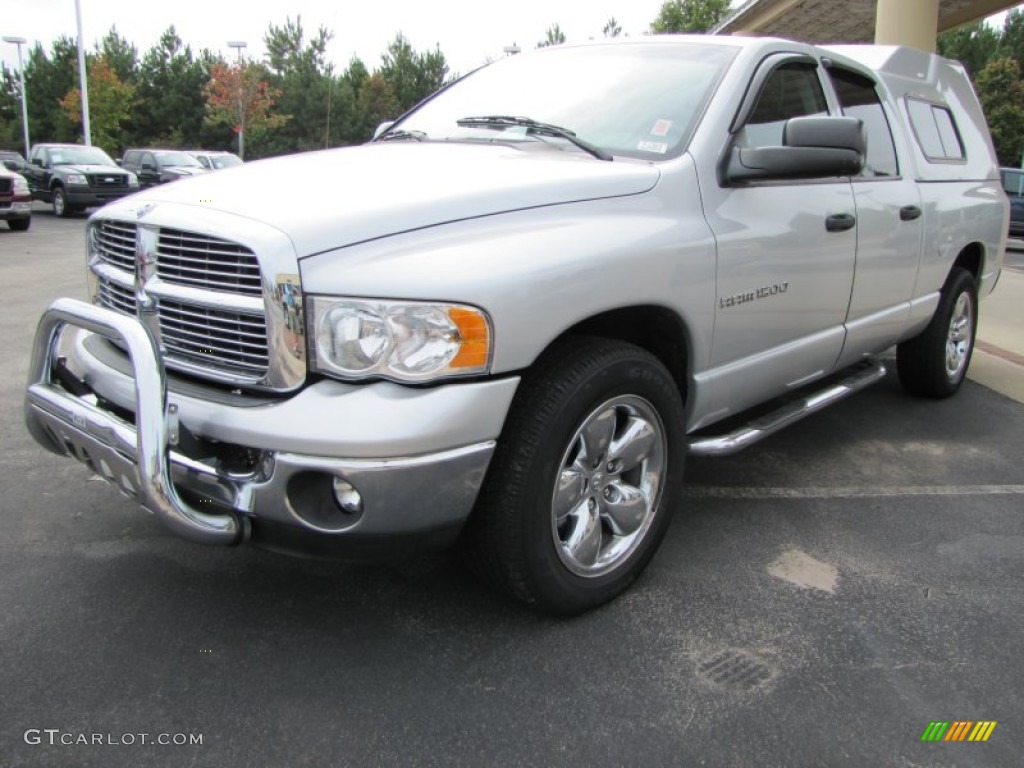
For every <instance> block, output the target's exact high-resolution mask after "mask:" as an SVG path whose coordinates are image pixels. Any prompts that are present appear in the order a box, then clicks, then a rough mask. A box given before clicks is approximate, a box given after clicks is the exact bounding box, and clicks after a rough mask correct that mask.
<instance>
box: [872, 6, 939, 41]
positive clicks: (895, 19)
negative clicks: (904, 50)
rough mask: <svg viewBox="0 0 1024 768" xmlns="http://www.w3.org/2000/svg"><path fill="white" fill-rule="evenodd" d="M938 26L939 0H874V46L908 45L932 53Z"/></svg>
mask: <svg viewBox="0 0 1024 768" xmlns="http://www.w3.org/2000/svg"><path fill="white" fill-rule="evenodd" d="M938 29H939V0H878V10H877V12H876V16H875V43H876V44H877V45H909V46H910V47H912V48H917V49H919V50H922V51H930V52H932V53H934V52H935V38H936V36H937V34H938Z"/></svg>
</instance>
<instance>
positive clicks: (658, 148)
mask: <svg viewBox="0 0 1024 768" xmlns="http://www.w3.org/2000/svg"><path fill="white" fill-rule="evenodd" d="M636 148H637V149H639V150H640V151H641V152H657V153H658V154H659V155H664V154H665V153H666V152H668V144H665V143H663V142H660V141H641V142H640V143H639V144H637V145H636Z"/></svg>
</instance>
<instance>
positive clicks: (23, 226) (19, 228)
mask: <svg viewBox="0 0 1024 768" xmlns="http://www.w3.org/2000/svg"><path fill="white" fill-rule="evenodd" d="M7 226H9V227H10V228H11V229H13V230H14V231H15V232H24V231H25V230H27V229H28V228H29V227H30V226H32V219H31V218H28V219H8V220H7Z"/></svg>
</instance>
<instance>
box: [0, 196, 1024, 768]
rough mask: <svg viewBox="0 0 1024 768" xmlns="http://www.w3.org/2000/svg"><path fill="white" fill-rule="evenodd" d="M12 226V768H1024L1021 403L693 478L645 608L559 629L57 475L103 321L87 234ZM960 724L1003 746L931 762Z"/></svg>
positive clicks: (8, 408) (867, 427)
mask: <svg viewBox="0 0 1024 768" xmlns="http://www.w3.org/2000/svg"><path fill="white" fill-rule="evenodd" d="M0 230H2V231H0V274H2V275H3V286H4V288H5V295H6V297H7V300H6V301H5V302H4V304H3V308H2V309H0V334H2V336H0V338H3V339H4V340H5V343H6V344H7V345H8V354H7V355H6V359H7V360H8V364H7V365H6V366H4V368H3V370H2V372H0V433H2V435H3V449H4V460H3V464H2V467H0V520H2V523H3V535H2V536H0V638H2V641H0V692H2V695H0V765H2V766H5V767H6V766H103V767H104V768H109V767H110V766H121V765H125V766H129V765H130V766H137V765H147V766H182V765H195V766H214V765H218V766H235V765H239V766H242V765H244V766H250V765H251V766H326V765H331V766H342V765H352V766H364V765H366V766H370V765H372V766H378V765H384V766H387V765H396V766H408V765H437V766H458V765H466V766H485V765H486V766H491V765H493V766H499V765H500V766H506V765H507V766H515V765H523V766H697V765H706V766H858V767H860V766H947V765H948V766H953V765H955V766H1017V765H1020V764H1021V759H1020V755H1021V754H1022V753H1024V693H1022V691H1024V661H1022V659H1021V648H1022V638H1024V515H1022V510H1024V460H1022V457H1024V405H1022V404H1021V403H1019V402H1017V401H1015V400H1014V399H1011V398H1009V397H1006V396H1004V395H1001V394H999V393H997V392H995V391H993V390H992V389H989V388H987V387H985V386H982V385H980V384H978V383H976V382H974V381H969V382H967V383H966V385H965V386H964V388H963V390H962V391H961V393H960V394H959V395H958V396H957V397H955V398H953V399H951V400H948V401H942V402H924V401H919V400H914V399H912V398H909V397H907V396H905V395H904V394H903V392H902V391H901V389H900V388H899V385H898V383H897V382H896V380H895V377H894V376H893V375H890V376H889V377H888V378H887V379H886V380H885V381H883V382H882V383H881V384H879V385H876V386H875V387H873V388H870V389H868V390H867V391H865V392H864V393H862V394H860V395H858V396H856V397H854V398H851V399H849V400H847V401H845V402H843V403H842V404H840V405H838V406H835V407H833V408H831V409H828V410H826V411H824V412H822V413H821V414H818V415H816V416H814V417H812V418H810V419H808V420H805V421H804V422H801V423H800V424H798V425H796V426H794V427H792V428H790V429H789V430H787V431H785V432H783V433H781V434H780V435H778V436H776V437H774V438H772V439H770V440H768V441H766V442H764V443H762V444H760V445H758V446H755V447H753V448H750V449H748V450H747V451H746V452H744V453H741V454H739V455H737V456H735V457H732V458H727V459H704V460H691V462H690V464H689V466H688V468H687V491H686V494H685V499H684V502H683V504H682V505H681V508H680V509H679V510H677V513H676V518H675V520H674V522H673V527H672V528H671V530H670V531H669V534H668V536H667V538H666V541H665V544H664V546H663V547H662V549H661V551H660V552H659V554H658V556H657V557H656V558H655V560H654V562H653V563H652V565H651V567H650V568H649V569H648V571H647V572H646V573H645V574H644V575H643V577H642V578H641V579H640V581H639V582H638V583H637V584H636V585H635V586H634V587H633V589H632V590H631V591H629V592H628V593H627V594H625V595H624V596H623V597H622V598H620V599H619V600H617V601H616V602H614V603H613V604H611V605H609V606H607V607H605V608H603V609H601V610H598V611H595V612H593V613H591V614H588V615H586V616H583V617H581V618H579V619H575V620H571V621H556V620H551V619H547V618H540V617H538V616H535V615H534V614H532V613H530V612H529V611H527V610H524V609H522V608H520V607H518V606H516V605H513V604H510V603H508V602H505V601H504V600H502V599H501V598H498V597H495V596H492V595H491V594H490V593H488V592H486V591H484V590H483V589H482V588H480V587H479V586H478V585H477V584H476V583H475V582H474V581H473V579H472V578H471V577H469V576H468V575H467V574H466V573H465V572H464V571H463V570H462V569H461V568H460V567H459V566H457V565H456V564H454V563H447V564H442V565H441V566H440V567H438V568H436V569H435V570H432V571H424V570H418V569H410V570H406V571H396V570H393V569H390V568H385V567H378V566H365V565H364V566H351V565H343V564H333V563H323V562H311V561H304V560H296V559H291V558H287V557H283V556H279V555H274V554H271V553H267V552H261V551H258V550H255V549H252V548H242V549H233V550H225V549H207V548H202V547H199V546H196V545H191V544H188V543H186V542H184V541H180V540H178V539H176V538H174V537H173V536H171V535H170V534H168V533H166V532H165V531H164V530H163V529H162V528H161V527H160V526H159V524H158V523H156V522H155V521H154V520H152V519H150V518H148V517H146V516H145V515H143V514H142V513H140V512H138V511H137V509H136V508H135V506H134V505H133V504H132V503H131V502H129V501H127V500H125V499H123V498H121V497H120V496H118V495H117V494H116V493H115V492H114V491H112V490H111V489H110V488H108V487H107V486H106V484H104V483H103V482H102V481H98V480H95V479H91V478H90V477H89V475H88V473H87V471H86V470H85V469H84V468H82V467H80V466H78V465H77V464H75V463H72V462H70V461H68V460H66V459H60V458H57V457H55V456H51V455H50V454H47V453H45V452H44V451H43V450H42V449H40V448H38V447H37V446H36V445H35V443H33V442H32V440H31V439H30V437H29V436H28V434H27V433H26V431H25V429H24V427H23V425H22V417H21V402H22V397H21V392H22V388H23V387H24V381H25V375H26V369H27V363H28V354H29V348H30V344H31V338H32V333H33V330H34V328H35V323H36V319H37V318H38V316H39V314H40V312H41V311H42V309H43V308H44V307H45V306H46V305H47V303H48V302H49V301H50V300H51V299H53V298H55V297H57V296H62V295H67V296H75V297H79V298H84V297H85V296H84V295H85V280H84V264H83V243H82V233H83V230H84V218H79V219H75V220H70V221H68V220H59V219H56V218H54V217H53V216H52V215H51V214H49V213H48V212H45V211H44V210H43V209H40V210H39V212H38V214H37V215H36V216H35V220H34V221H33V225H32V229H31V230H30V231H29V232H27V233H14V232H9V231H6V229H5V228H4V227H3V226H0ZM1011 263H1016V264H1021V265H1024V261H1021V260H1020V254H1012V255H1011ZM998 290H999V289H997V291H998ZM982 311H983V312H984V305H983V308H982ZM1022 333H1024V331H1022ZM1002 346H1004V347H1005V346H1006V344H1003V345H1002ZM1011 364H1012V363H1011ZM932 721H972V722H977V721H996V722H997V723H998V725H997V726H996V727H995V729H994V730H993V731H992V734H991V736H990V738H989V740H988V741H987V742H985V743H971V742H962V743H956V742H938V743H926V742H922V741H921V737H922V734H923V733H924V731H925V730H926V728H927V727H928V726H929V723H930V722H932ZM96 734H98V735H100V736H101V737H102V738H101V739H100V741H101V742H102V743H92V742H93V741H94V739H93V735H96ZM141 734H147V736H146V738H145V739H143V738H141ZM197 734H198V735H199V736H200V737H201V740H202V743H201V744H184V745H177V744H174V743H173V741H174V740H175V739H176V738H177V736H178V735H184V736H186V737H187V738H194V737H195V735H197ZM161 735H166V736H168V737H169V738H168V739H166V740H168V741H172V743H170V744H158V743H153V742H155V741H156V740H157V739H158V737H159V736H161ZM83 736H84V737H86V738H85V741H86V742H87V743H81V741H82V739H81V737H83ZM129 737H130V738H129ZM62 741H65V742H67V741H71V742H72V743H71V744H62V743H61V742H62ZM144 741H145V742H147V743H143V742H144ZM51 742H53V743H51ZM129 742H131V743H129Z"/></svg>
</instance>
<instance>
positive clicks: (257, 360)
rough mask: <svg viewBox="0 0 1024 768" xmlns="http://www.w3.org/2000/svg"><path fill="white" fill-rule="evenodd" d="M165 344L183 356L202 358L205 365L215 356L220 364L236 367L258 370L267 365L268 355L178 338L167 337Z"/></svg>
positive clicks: (194, 358)
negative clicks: (232, 349) (234, 350)
mask: <svg viewBox="0 0 1024 768" xmlns="http://www.w3.org/2000/svg"><path fill="white" fill-rule="evenodd" d="M164 346H165V347H166V348H167V350H168V351H169V352H170V351H173V352H177V353H178V354H180V355H182V356H183V357H188V358H191V359H192V360H200V361H202V363H203V364H204V365H209V361H210V358H215V359H216V360H217V362H218V364H219V365H223V366H225V367H231V368H235V369H237V368H239V367H241V366H245V367H247V368H249V369H250V370H253V371H258V370H259V369H260V368H266V367H267V357H266V355H253V354H250V355H245V354H241V353H236V352H232V351H231V350H227V349H223V348H221V347H208V346H201V345H198V344H193V343H191V342H190V341H187V340H182V339H177V338H168V339H166V340H165V341H164Z"/></svg>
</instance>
